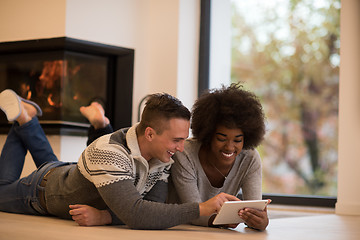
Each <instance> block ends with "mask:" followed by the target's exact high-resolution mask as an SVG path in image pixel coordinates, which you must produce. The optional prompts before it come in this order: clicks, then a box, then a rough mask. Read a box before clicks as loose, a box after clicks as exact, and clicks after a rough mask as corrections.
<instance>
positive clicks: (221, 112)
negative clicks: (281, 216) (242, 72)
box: [170, 84, 268, 230]
mask: <svg viewBox="0 0 360 240" xmlns="http://www.w3.org/2000/svg"><path fill="white" fill-rule="evenodd" d="M191 129H192V133H193V138H192V139H189V140H187V142H186V143H185V150H184V151H183V152H178V153H176V154H175V156H174V160H175V163H174V165H173V166H172V168H171V177H172V181H173V185H174V187H175V190H176V193H177V197H178V202H181V203H185V202H203V201H204V200H206V199H210V198H212V197H213V196H215V195H216V194H218V193H220V192H225V193H228V194H231V195H235V196H236V195H238V194H239V192H240V191H241V192H242V199H243V200H255V199H261V197H262V193H261V159H260V156H259V153H258V152H257V151H256V150H255V147H257V146H258V145H259V144H260V143H261V141H262V139H263V137H264V134H265V117H264V113H263V110H262V106H261V104H260V102H259V100H258V99H257V97H256V96H255V95H254V94H253V93H251V92H248V91H246V90H244V89H242V86H241V85H239V84H232V85H231V86H230V87H227V88H226V87H222V88H221V89H215V90H212V91H209V92H207V93H205V94H203V95H202V96H201V97H200V98H199V99H198V100H197V101H196V102H195V104H194V106H193V109H192V123H191ZM175 198H176V196H174V191H173V189H171V188H170V201H172V202H173V201H174V199H175ZM239 215H240V217H241V218H242V219H243V220H244V221H245V223H246V224H247V225H248V226H249V227H252V228H255V229H259V230H264V229H265V228H266V226H267V225H268V217H267V210H266V209H265V210H264V211H260V210H256V209H250V208H249V209H245V210H241V211H240V212H239ZM214 217H215V215H213V216H212V217H200V218H199V219H196V220H195V221H193V222H192V223H193V224H196V225H203V226H212V221H213V219H214ZM232 227H234V226H232Z"/></svg>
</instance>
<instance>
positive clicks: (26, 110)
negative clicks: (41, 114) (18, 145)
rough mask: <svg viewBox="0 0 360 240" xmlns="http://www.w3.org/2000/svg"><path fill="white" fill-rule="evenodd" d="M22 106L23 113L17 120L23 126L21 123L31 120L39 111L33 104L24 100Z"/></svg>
mask: <svg viewBox="0 0 360 240" xmlns="http://www.w3.org/2000/svg"><path fill="white" fill-rule="evenodd" d="M20 108H21V113H20V115H19V117H18V118H17V119H16V121H17V122H18V123H19V125H20V126H21V125H23V124H25V123H27V122H29V121H30V120H31V119H32V118H33V117H35V116H36V114H37V111H36V108H35V107H34V106H33V105H31V104H29V103H26V102H23V101H21V102H20Z"/></svg>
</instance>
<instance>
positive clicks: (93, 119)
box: [80, 102, 110, 129]
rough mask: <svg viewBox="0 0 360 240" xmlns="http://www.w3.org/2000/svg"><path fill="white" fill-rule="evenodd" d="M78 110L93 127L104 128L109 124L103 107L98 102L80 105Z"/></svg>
mask: <svg viewBox="0 0 360 240" xmlns="http://www.w3.org/2000/svg"><path fill="white" fill-rule="evenodd" d="M80 112H81V114H82V115H83V116H84V117H86V118H87V120H89V122H90V124H91V125H92V126H93V127H94V128H95V129H99V128H104V127H106V126H107V125H109V124H110V121H109V119H108V118H107V117H105V111H104V108H103V107H102V106H101V104H100V103H98V102H92V103H91V104H90V105H89V106H87V107H84V106H83V107H80Z"/></svg>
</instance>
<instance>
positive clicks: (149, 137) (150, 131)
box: [144, 127, 155, 142]
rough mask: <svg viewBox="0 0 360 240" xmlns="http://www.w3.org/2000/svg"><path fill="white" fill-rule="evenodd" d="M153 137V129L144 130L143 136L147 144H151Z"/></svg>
mask: <svg viewBox="0 0 360 240" xmlns="http://www.w3.org/2000/svg"><path fill="white" fill-rule="evenodd" d="M154 135H155V130H154V129H153V128H151V127H147V128H146V129H145V133H144V136H145V138H146V139H147V140H148V141H149V142H151V141H152V140H153V139H154Z"/></svg>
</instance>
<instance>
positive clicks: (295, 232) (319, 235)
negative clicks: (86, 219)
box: [0, 212, 360, 240]
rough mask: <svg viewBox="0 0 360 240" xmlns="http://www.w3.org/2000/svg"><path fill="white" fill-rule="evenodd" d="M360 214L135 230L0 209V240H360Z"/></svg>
mask: <svg viewBox="0 0 360 240" xmlns="http://www.w3.org/2000/svg"><path fill="white" fill-rule="evenodd" d="M359 227H360V216H339V215H335V214H324V215H317V216H302V217H290V218H289V217H288V218H277V219H271V220H270V224H269V226H268V228H267V230H266V231H264V232H258V231H254V230H251V229H249V228H246V227H244V225H243V224H241V225H239V226H238V227H237V228H236V229H234V230H228V229H216V228H206V227H198V226H192V225H180V226H177V227H173V228H171V229H168V230H159V231H153V230H152V231H148V230H131V229H128V228H127V227H126V226H98V227H80V226H78V225H77V224H76V223H75V222H73V221H69V220H62V219H58V218H53V217H43V216H28V215H21V214H9V213H3V212H0V240H24V239H26V240H49V239H52V240H57V239H59V240H60V239H67V240H73V239H74V240H79V239H87V240H92V239H94V240H95V239H102V240H112V239H129V240H132V239H156V240H163V239H164V240H165V239H166V240H169V239H171V240H180V239H181V240H183V239H187V240H192V239H209V240H210V239H211V240H216V239H219V240H220V239H221V240H225V239H226V240H232V239H236V240H239V239H241V240H247V239H252V240H263V239H266V240H279V239H280V240H281V239H286V240H297V239H301V240H313V239H314V240H315V239H316V240H322V239H326V240H333V239H334V240H335V239H336V240H340V239H341V240H360V229H359Z"/></svg>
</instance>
